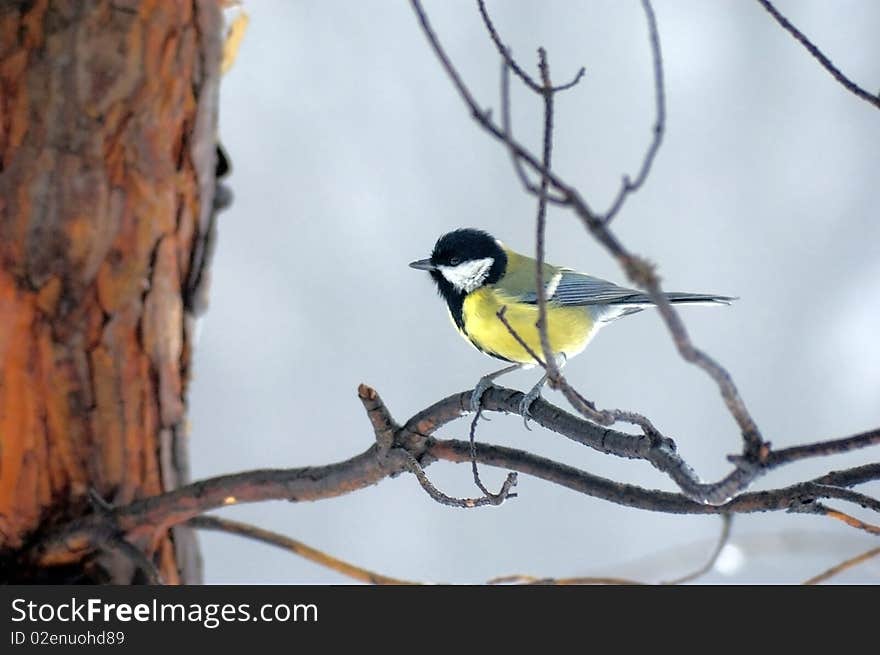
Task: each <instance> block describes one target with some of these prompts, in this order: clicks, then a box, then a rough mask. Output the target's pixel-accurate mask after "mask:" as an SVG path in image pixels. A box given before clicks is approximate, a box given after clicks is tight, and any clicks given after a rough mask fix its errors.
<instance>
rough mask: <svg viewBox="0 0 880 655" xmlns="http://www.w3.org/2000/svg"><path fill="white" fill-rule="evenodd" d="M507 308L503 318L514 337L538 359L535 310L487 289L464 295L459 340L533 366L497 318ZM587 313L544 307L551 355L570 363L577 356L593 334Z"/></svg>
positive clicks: (535, 308) (530, 357)
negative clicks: (465, 339)
mask: <svg viewBox="0 0 880 655" xmlns="http://www.w3.org/2000/svg"><path fill="white" fill-rule="evenodd" d="M502 307H507V310H506V311H505V313H504V318H505V319H506V320H507V322H508V323H509V324H510V326H511V328H513V330H514V331H515V332H516V333H517V335H518V336H519V337H520V338H521V339H522V340H523V341H524V342H525V343H526V344H527V345H528V347H529V348H531V349H532V351H533V352H535V353H537V354H538V356H539V357H540V356H541V352H542V350H541V340H540V337H539V335H538V329H537V327H535V324H536V323H537V321H538V306H537V305H529V304H523V303H517V302H514V301H513V300H512V299H511V298H508V297H505V296H504V295H502V294H501V293H500V292H499V291H498V290H496V289H495V288H493V287H491V286H487V287H483V288H481V289H478V290H476V291H474V292H473V293H470V294H468V295H467V296H466V297H465V299H464V306H463V308H462V314H463V318H464V333H463V336H465V337H466V338H468V339H469V340H470V341H471V342H473V344H474V345H475V346H476V347H477V348H479V349H480V350H483V351H485V352H487V353H489V354H494V355H497V356H499V357H502V358H504V359H507V360H510V361H512V362H518V363H521V364H534V363H535V360H534V359H533V358H532V356H531V355H529V353H528V351H527V350H526V349H525V348H523V347H522V345H520V343H519V342H518V341H517V340H516V338H514V336H513V335H512V334H510V331H509V330H508V329H507V327H506V326H505V325H504V324H503V323H502V322H501V320H500V319H499V318H498V311H499V310H500V309H501V308H502ZM594 328H595V325H594V322H593V320H592V317H591V316H590V314H589V311H588V310H587V309H586V308H584V307H562V306H560V305H557V304H555V303H552V302H551V303H547V337H548V339H549V341H550V348H551V350H553V353H554V354H557V355H558V354H560V353H562V354H564V355H565V356H566V358H567V359H570V358H572V357H574V356H575V355H577V354H578V353H580V352H581V351H582V350H583V349H584V348H585V347H586V345H587V343H588V342H589V341H590V338H591V337H592V336H593V333H594V332H595V329H594Z"/></svg>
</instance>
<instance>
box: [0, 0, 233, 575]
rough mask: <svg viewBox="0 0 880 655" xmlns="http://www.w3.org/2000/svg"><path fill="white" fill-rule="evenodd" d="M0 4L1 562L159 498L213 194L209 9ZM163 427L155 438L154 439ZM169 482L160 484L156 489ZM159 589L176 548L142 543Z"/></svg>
mask: <svg viewBox="0 0 880 655" xmlns="http://www.w3.org/2000/svg"><path fill="white" fill-rule="evenodd" d="M13 5H15V6H13V7H9V6H8V5H7V6H6V7H5V8H3V9H0V555H2V554H4V553H6V554H9V553H14V552H15V551H16V550H17V549H20V548H21V547H23V546H24V545H25V544H26V543H27V541H28V539H31V538H32V537H33V536H34V534H35V533H37V531H38V530H39V529H40V527H41V526H42V525H44V523H45V522H53V523H54V522H57V521H61V520H67V519H70V518H72V517H75V516H78V515H80V514H82V513H84V512H87V511H90V508H89V505H88V503H87V502H86V495H87V493H88V490H89V489H90V488H91V489H94V490H96V491H97V492H98V493H100V494H101V495H102V496H103V497H104V498H106V499H107V500H108V501H109V502H111V503H126V502H130V501H131V500H133V499H136V498H141V497H144V496H147V495H151V494H155V493H157V492H160V491H162V490H163V484H162V480H163V479H165V480H169V479H171V480H174V479H176V476H175V475H172V474H170V473H169V472H167V471H161V470H160V461H163V460H165V461H171V458H170V457H168V455H167V453H166V454H165V456H164V457H163V453H162V452H160V451H161V450H162V449H163V448H168V447H170V446H169V443H170V441H171V440H172V438H173V435H180V434H182V433H183V425H184V423H183V421H184V412H185V406H186V405H185V392H186V381H187V380H186V376H187V371H188V370H189V355H190V346H189V344H188V343H187V337H188V332H187V330H188V324H187V315H186V312H185V311H184V298H183V293H184V292H185V289H186V280H187V278H188V275H189V274H190V271H189V268H190V262H191V261H192V252H193V249H194V248H195V247H196V239H197V238H198V237H199V235H200V234H201V233H202V232H203V231H204V226H205V225H206V217H207V215H208V213H209V212H210V206H211V201H212V194H213V165H214V159H213V152H214V150H213V147H214V143H213V139H214V126H215V121H216V88H217V76H218V67H219V52H220V20H221V16H220V8H219V2H217V1H215V0H176V1H173V2H169V1H165V0H152V1H149V0H145V1H143V2H123V1H116V2H111V1H110V0H91V1H89V2H81V1H79V0H67V1H65V0H57V1H51V2H50V1H49V0H36V1H34V2H24V1H22V2H19V3H13ZM169 435H171V438H168V437H169ZM166 486H167V482H166ZM158 553H159V554H158V555H157V561H158V562H159V564H160V569H161V572H162V574H163V575H164V577H165V578H166V580H169V581H174V580H176V579H178V576H177V567H176V563H175V561H174V554H173V549H171V548H169V547H168V544H165V545H163V546H161V547H160V548H159V551H158Z"/></svg>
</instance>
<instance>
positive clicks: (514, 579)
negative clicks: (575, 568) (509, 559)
mask: <svg viewBox="0 0 880 655" xmlns="http://www.w3.org/2000/svg"><path fill="white" fill-rule="evenodd" d="M486 584H490V585H502V584H515V585H551V586H568V585H644V584H645V583H644V582H639V581H638V580H630V579H628V578H597V577H577V578H539V577H537V576H534V575H524V574H516V573H515V574H513V575H503V576H500V577H497V578H492V579H491V580H489V581H488V582H487V583H486Z"/></svg>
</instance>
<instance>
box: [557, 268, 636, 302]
mask: <svg viewBox="0 0 880 655" xmlns="http://www.w3.org/2000/svg"><path fill="white" fill-rule="evenodd" d="M551 299H552V300H554V301H556V302H558V303H559V304H560V305H641V306H642V307H647V306H649V305H652V304H653V303H652V302H651V299H650V298H648V296H646V295H645V294H643V293H642V292H640V291H636V290H635V289H627V288H625V287H619V286H617V285H616V284H614V283H613V282H608V281H607V280H602V279H599V278H597V277H592V276H590V275H584V274H583V273H577V272H575V271H562V277H561V278H560V280H559V284H557V286H556V289H555V291H554V292H553V295H552V296H551Z"/></svg>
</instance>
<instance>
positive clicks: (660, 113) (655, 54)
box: [602, 0, 666, 225]
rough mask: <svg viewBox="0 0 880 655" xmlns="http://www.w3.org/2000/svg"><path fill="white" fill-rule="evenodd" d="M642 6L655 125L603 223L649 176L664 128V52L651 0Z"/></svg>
mask: <svg viewBox="0 0 880 655" xmlns="http://www.w3.org/2000/svg"><path fill="white" fill-rule="evenodd" d="M642 9H643V10H644V12H645V17H646V18H647V21H648V42H649V43H650V44H651V56H652V58H653V61H654V101H655V103H656V119H655V120H654V128H653V129H652V132H653V134H654V136H653V137H652V139H651V143H650V144H649V145H648V150H647V152H645V156H644V158H643V159H642V166H641V168H640V169H639V174H638V175H637V176H636V179H635V180H630V178H629V176H628V175H624V176H623V180H622V182H621V185H620V190H619V191H618V192H617V197H616V198H615V199H614V202H613V203H611V207H610V208H609V209H608V211H607V212H605V216H604V217H603V219H602V220H603V221H604V222H605V224H606V225H608V224H609V223H610V222H611V221H612V220H614V217H615V216H616V215H617V213H618V212H619V211H620V208H621V207H623V203H624V201H625V200H626V198H627V196H628V195H629V194H631V193H635V192H636V191H638V190H639V189H640V188H641V186H642V185H643V184H644V183H645V180H647V179H648V174H649V173H650V172H651V165H652V164H653V163H654V158H655V157H656V156H657V152H658V151H659V150H660V145H661V144H662V143H663V133H664V132H665V131H666V92H665V91H664V88H663V55H662V53H661V51H660V34H659V32H658V31H657V17H656V16H655V14H654V8H653V7H652V6H651V2H650V0H642Z"/></svg>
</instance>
